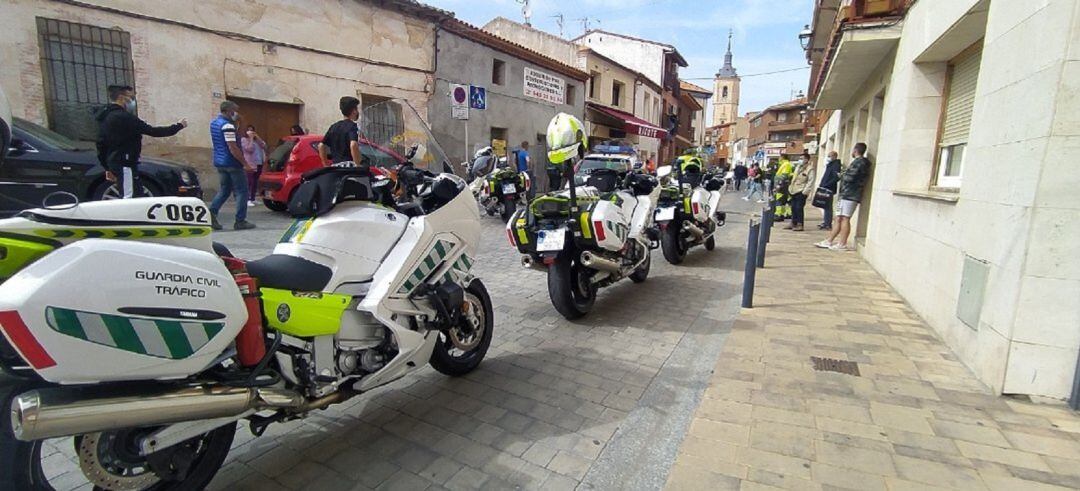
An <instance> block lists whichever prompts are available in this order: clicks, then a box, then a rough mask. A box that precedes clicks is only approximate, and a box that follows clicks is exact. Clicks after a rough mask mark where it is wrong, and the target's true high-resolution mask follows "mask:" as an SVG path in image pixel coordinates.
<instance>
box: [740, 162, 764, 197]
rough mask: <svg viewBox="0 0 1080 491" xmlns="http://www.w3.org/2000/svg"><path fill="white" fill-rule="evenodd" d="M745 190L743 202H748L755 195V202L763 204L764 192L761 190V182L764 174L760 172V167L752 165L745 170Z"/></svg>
mask: <svg viewBox="0 0 1080 491" xmlns="http://www.w3.org/2000/svg"><path fill="white" fill-rule="evenodd" d="M746 175H747V179H748V181H747V186H746V188H747V190H748V192H747V193H746V196H743V201H750V198H753V197H754V195H755V194H757V195H758V196H759V198H758V200H757V202H758V203H764V202H765V192H764V190H763V188H762V181H763V180H764V173H763V172H762V171H761V166H759V165H757V164H753V165H752V166H750V168H749V169H748V170H747V174H746Z"/></svg>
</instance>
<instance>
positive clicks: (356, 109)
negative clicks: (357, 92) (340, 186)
mask: <svg viewBox="0 0 1080 491" xmlns="http://www.w3.org/2000/svg"><path fill="white" fill-rule="evenodd" d="M338 109H339V110H341V115H342V116H344V119H342V120H340V121H338V122H336V123H334V124H332V125H330V128H328V129H327V130H326V134H324V135H323V139H322V142H320V143H319V158H321V159H322V161H323V162H326V161H327V160H329V161H330V164H331V165H336V166H340V167H353V166H360V165H365V164H364V157H363V155H361V154H360V99H357V98H355V97H352V96H345V97H342V98H341V99H339V100H338Z"/></svg>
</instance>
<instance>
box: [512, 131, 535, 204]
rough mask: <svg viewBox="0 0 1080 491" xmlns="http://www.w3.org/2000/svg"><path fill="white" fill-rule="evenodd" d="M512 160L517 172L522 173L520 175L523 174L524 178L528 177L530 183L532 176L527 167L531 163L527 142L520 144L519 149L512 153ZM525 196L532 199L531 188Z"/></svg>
mask: <svg viewBox="0 0 1080 491" xmlns="http://www.w3.org/2000/svg"><path fill="white" fill-rule="evenodd" d="M514 160H515V164H516V165H517V171H518V172H520V173H522V174H525V175H526V176H529V181H530V182H531V181H532V177H533V176H532V172H530V171H529V167H530V165H529V164H531V163H532V158H531V157H529V142H527V141H523V142H521V148H520V149H518V150H516V151H515V152H514ZM527 194H528V197H529V198H530V199H531V198H532V188H531V187H530V188H529V189H528V191H527Z"/></svg>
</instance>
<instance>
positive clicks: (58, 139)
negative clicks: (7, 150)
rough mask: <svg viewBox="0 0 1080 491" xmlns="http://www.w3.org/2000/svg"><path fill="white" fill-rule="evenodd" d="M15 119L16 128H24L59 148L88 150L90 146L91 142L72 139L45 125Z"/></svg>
mask: <svg viewBox="0 0 1080 491" xmlns="http://www.w3.org/2000/svg"><path fill="white" fill-rule="evenodd" d="M14 119H15V128H18V129H19V130H22V131H23V132H25V133H26V134H28V135H30V136H32V137H34V138H35V139H37V140H40V141H41V142H42V143H44V144H46V145H50V146H52V147H55V148H57V149H59V150H68V151H80V150H88V149H89V148H90V144H89V143H86V142H79V141H75V140H72V139H71V138H68V137H66V136H64V135H61V134H60V133H57V132H55V131H53V130H50V129H48V128H46V127H44V126H40V125H37V124H34V123H31V122H29V121H27V120H25V119H22V118H14Z"/></svg>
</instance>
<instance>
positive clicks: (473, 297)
mask: <svg viewBox="0 0 1080 491" xmlns="http://www.w3.org/2000/svg"><path fill="white" fill-rule="evenodd" d="M464 310H465V311H464V312H462V314H463V315H462V318H461V322H460V323H459V325H457V326H452V327H450V328H449V329H447V330H445V331H443V332H440V333H439V339H438V340H436V341H435V348H434V349H432V351H431V360H430V362H431V366H432V368H434V369H435V370H438V371H439V373H442V374H444V375H450V376H454V377H456V376H460V375H465V374H467V373H469V372H471V371H473V370H475V369H476V367H477V366H479V365H480V362H481V361H483V360H484V355H486V354H487V350H488V347H489V346H491V331H492V329H493V328H494V327H495V319H494V318H495V310H494V307H493V306H492V305H491V297H490V296H489V295H488V291H487V288H486V287H485V286H484V284H483V283H482V282H481V281H480V280H478V279H476V280H473V281H472V283H470V284H469V286H468V288H466V289H465V306H464Z"/></svg>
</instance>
